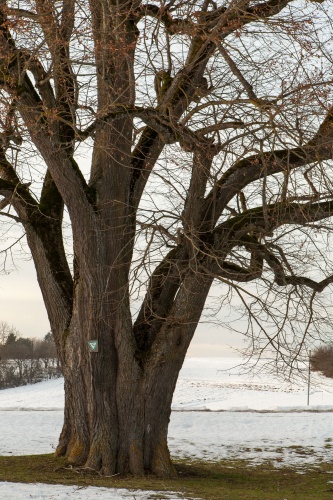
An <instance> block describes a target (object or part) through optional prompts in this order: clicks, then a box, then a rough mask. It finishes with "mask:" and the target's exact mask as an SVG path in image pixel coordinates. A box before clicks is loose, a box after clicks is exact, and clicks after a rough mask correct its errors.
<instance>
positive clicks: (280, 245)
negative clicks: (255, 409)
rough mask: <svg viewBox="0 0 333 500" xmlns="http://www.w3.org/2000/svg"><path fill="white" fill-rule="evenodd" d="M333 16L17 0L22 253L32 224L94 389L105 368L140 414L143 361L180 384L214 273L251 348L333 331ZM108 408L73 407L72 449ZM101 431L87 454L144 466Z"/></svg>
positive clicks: (5, 158)
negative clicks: (92, 344)
mask: <svg viewBox="0 0 333 500" xmlns="http://www.w3.org/2000/svg"><path fill="white" fill-rule="evenodd" d="M332 17H333V8H332V4H331V3H330V2H329V1H323V2H321V1H320V2H319V1H318V2H315V1H306V0H297V1H291V0H267V1H261V0H260V1H256V0H251V1H249V0H230V1H229V0H216V1H215V0H200V1H199V0H195V1H192V0H186V1H182V0H179V1H177V0H170V1H163V0H160V1H158V0H153V1H151V2H150V1H147V2H146V1H143V2H141V1H138V0H124V1H123V0H120V1H117V2H116V1H109V0H98V1H90V2H89V1H88V0H62V1H53V0H52V1H51V0H36V1H30V0H13V1H5V0H1V1H0V129H1V133H0V139H1V140H0V196H1V198H0V210H1V211H0V220H1V224H2V225H1V229H2V234H3V255H4V257H5V258H4V265H5V266H6V265H7V264H8V257H9V256H10V255H11V254H12V253H13V252H14V251H15V245H14V242H15V241H17V240H18V241H19V242H21V241H22V242H23V241H24V239H23V234H25V235H26V241H27V244H28V247H29V250H30V252H31V254H32V257H33V259H34V263H35V266H36V270H37V275H38V281H39V284H40V286H41V290H42V293H43V297H44V301H45V305H46V308H47V312H48V315H49V318H50V323H51V326H52V331H53V332H54V336H55V341H56V344H57V348H58V352H59V356H60V358H61V360H62V364H63V367H64V375H65V380H66V379H67V380H74V379H75V383H76V384H81V385H82V387H81V389H82V393H83V392H84V393H86V394H87V395H88V396H87V399H89V398H90V397H91V398H94V397H95V396H96V394H95V393H96V391H97V389H96V388H97V387H99V389H98V390H101V391H102V393H103V398H104V397H106V396H105V391H104V389H101V387H102V385H103V384H102V382H101V380H102V379H103V377H104V378H105V377H106V379H107V380H108V383H109V387H113V385H112V384H115V385H114V387H116V388H115V389H114V390H113V389H112V390H111V389H110V394H111V393H112V396H110V398H111V399H110V401H109V402H108V404H109V405H110V407H112V408H113V406H112V405H113V404H114V402H115V400H114V399H113V398H115V399H116V400H117V404H118V410H119V412H120V413H121V411H123V414H124V415H125V414H126V412H127V413H130V412H128V407H131V408H133V407H139V406H136V405H135V403H134V402H133V401H134V399H135V394H139V393H140V390H141V389H139V388H137V389H134V388H133V395H132V396H131V397H133V398H134V399H133V400H131V402H127V403H126V404H128V407H127V409H126V408H125V406H126V404H125V403H124V401H123V400H121V399H120V398H121V395H123V394H124V390H125V389H124V387H125V386H126V383H127V384H128V383H129V382H128V380H129V378H130V379H131V383H134V382H133V381H134V380H135V381H138V380H142V377H143V376H144V377H147V379H145V380H144V382H142V385H141V386H140V387H142V386H145V388H146V393H145V394H150V397H151V401H154V397H156V398H157V399H156V401H157V400H158V397H161V393H162V392H163V383H164V384H165V381H166V380H170V387H171V386H173V387H174V384H175V381H176V379H177V374H178V371H179V369H180V367H181V365H182V362H183V359H184V356H185V354H186V351H187V348H188V346H189V343H190V341H191V339H192V337H193V334H194V331H195V328H196V326H197V324H198V322H199V320H200V318H201V314H202V312H203V310H204V306H205V303H206V299H207V296H208V294H209V293H210V292H211V286H212V284H213V283H217V284H218V286H219V288H218V289H217V290H215V289H213V292H212V300H211V301H210V302H207V305H208V306H209V307H208V308H207V309H206V310H207V311H208V314H209V315H210V316H211V317H212V315H213V314H215V313H217V312H218V317H217V320H219V321H225V322H227V320H228V319H229V320H230V321H229V323H230V326H231V327H232V328H235V329H236V328H237V329H239V330H242V331H243V332H244V333H245V334H246V335H247V336H248V338H249V352H252V353H253V352H254V353H260V352H261V351H262V349H264V348H267V347H268V348H269V349H271V350H274V351H275V352H277V353H278V356H279V357H282V358H283V359H285V358H286V357H289V362H292V361H293V360H295V359H297V358H298V356H299V355H300V352H301V350H302V347H303V346H304V342H305V339H306V338H308V339H310V341H311V339H314V338H318V337H321V338H325V336H327V334H329V332H330V331H331V316H332V314H331V313H332V311H331V301H330V297H329V295H328V293H329V289H330V285H331V284H332V283H333V274H332V268H333V266H332V264H333V262H332V252H331V245H332V237H331V229H332V214H333V201H332V197H333V190H332V181H333V175H332V147H333V107H332V106H333V102H332V90H333V75H332V54H333V51H332V48H333V45H332V35H333V32H332ZM17 228H18V229H17ZM11 231H12V232H11ZM73 249H74V250H73ZM214 300H215V305H216V307H215V306H214ZM232 304H234V305H235V307H236V311H235V312H231V311H230V306H231V305H232ZM89 339H98V340H99V346H100V348H99V358H98V359H100V360H104V361H105V365H107V364H108V365H110V366H112V367H115V368H114V372H112V373H108V374H107V375H106V374H105V373H104V374H103V373H102V372H103V370H104V368H101V367H102V366H104V364H103V363H102V362H101V363H99V364H98V363H97V362H95V361H94V359H97V357H95V358H93V360H90V357H89V354H88V351H87V346H86V341H87V340H89ZM88 359H89V360H90V361H87V360H88ZM77 360H78V362H77ZM130 360H131V361H130ZM80 363H81V364H80ZM88 366H89V377H88V376H85V377H83V375H82V373H83V372H84V370H88V368H87V367H88ZM129 366H130V368H129ZM171 367H172V368H171ZM163 370H165V371H163ZM167 370H173V375H172V376H170V371H169V372H167ZM129 374H131V375H129ZM143 374H144V375H143ZM157 374H159V375H157ZM154 377H155V378H154ZM158 377H160V378H159V380H160V383H157V382H156V380H158ZM78 380H80V381H81V382H80V383H79V382H78ZM152 380H154V383H155V386H154V387H153V385H152V382H151V381H152ZM98 381H99V382H98ZM163 381H164V382H163ZM73 384H74V382H73ZM73 384H72V385H73ZM99 384H102V385H99ZM134 385H135V384H134ZM122 388H123V389H122ZM172 390H173V389H172V387H171V389H170V391H171V394H172ZM103 391H104V392H103ZM112 391H113V392H112ZM117 394H118V395H117ZM93 395H95V396H93ZM96 397H97V396H96ZM108 397H109V396H108ZM145 397H146V396H142V398H143V399H145ZM117 398H118V399H117ZM69 399H70V398H69ZM169 399H170V398H169ZM169 399H168V397H166V398H165V401H167V402H166V403H165V405H166V406H167V405H168V404H169V403H168V401H169ZM99 400H100V399H99ZM111 400H112V401H113V402H112V401H111ZM156 401H155V403H154V404H155V405H157V406H158V404H159V403H156ZM158 401H159V400H158ZM169 402H170V403H171V399H170V401H169ZM163 404H164V403H163ZM138 405H139V403H138ZM147 405H148V406H147V408H146V409H145V411H144V413H145V414H146V415H149V412H150V410H151V408H150V406H149V405H151V407H152V406H153V403H148V402H147ZM83 406H84V403H82V407H83ZM105 406H107V405H106V404H105ZM121 408H122V410H121ZM149 408H150V409H149ZM79 411H81V408H80V409H79V408H76V409H75V410H73V411H72V413H71V415H73V414H75V412H77V413H79ZM82 411H83V410H82ZM138 411H139V410H138ZM120 413H119V415H120ZM166 413H167V411H166ZM69 414H70V413H68V415H69ZM96 418H97V417H96ZM119 418H120V420H121V418H122V417H119ZM126 418H127V417H126ZM147 418H148V417H147ZM133 419H134V417H133ZM97 420H98V418H97ZM91 422H95V420H94V418H92V420H91ZM127 424H128V425H129V423H128V422H127ZM127 424H126V425H127ZM146 424H147V422H146ZM94 425H95V423H94V424H91V428H90V430H89V431H88V430H87V429H85V430H84V429H83V427H82V428H81V427H80V428H79V427H78V426H77V425H76V424H75V425H74V424H73V422H72V423H71V424H70V423H68V425H67V427H66V426H65V427H66V429H65V431H64V433H63V440H62V445H61V446H62V448H61V450H60V452H61V453H67V454H68V453H69V454H70V453H72V455H73V453H74V451H73V449H74V447H72V452H70V451H68V450H69V448H71V446H69V448H68V442H69V441H70V439H72V441H70V442H71V443H73V442H74V437H73V436H74V435H75V436H76V437H75V439H78V438H77V436H79V435H81V437H82V436H84V435H85V434H84V433H86V434H87V435H90V436H95V438H96V435H97V434H96V432H95V433H93V432H92V428H93V427H94ZM96 425H97V424H96ZM126 425H125V424H124V425H123V427H124V428H125V427H126ZM147 425H148V424H147ZM149 425H153V424H151V423H149ZM156 425H157V424H156ZM166 427H167V425H166ZM74 428H75V432H74V430H73V429H74ZM119 428H120V429H122V426H121V425H120V427H119ZM146 428H147V427H146ZM149 428H150V427H149ZM69 429H71V430H69ZM119 432H121V431H119ZM142 432H143V431H142ZM70 436H72V437H71V438H70ZM112 439H113V437H112V438H111V437H110V442H111V441H112ZM126 439H127V438H126ZM126 439H125V438H124V442H125V441H126ZM138 439H139V438H138ZM83 441H84V443H83ZM64 443H65V444H64ZM82 443H83V444H82ZM114 443H115V441H112V446H113V447H115V446H116V445H115V444H114ZM126 443H127V441H126ZM89 446H90V445H88V444H87V443H86V442H85V438H84V437H82V439H81V441H80V447H79V448H80V450H82V449H84V452H83V451H82V453H81V452H80V453H81V454H79V455H80V457H81V458H80V460H81V461H82V462H83V463H84V462H85V460H86V459H87V457H88V456H90V459H89V460H88V463H89V464H90V465H91V464H93V465H94V466H95V465H96V463H97V462H98V464H99V463H102V462H103V463H108V465H107V466H106V468H105V470H108V471H114V470H123V467H122V466H120V465H119V464H123V463H125V462H126V463H127V462H128V460H129V462H130V463H131V464H132V465H131V466H130V469H131V470H132V471H134V472H137V471H139V470H142V467H143V465H142V464H141V465H140V463H138V462H137V461H136V459H133V457H132V458H129V459H128V456H127V451H124V450H125V448H126V446H125V445H124V446H123V448H121V451H120V455H121V454H122V453H123V455H121V456H120V458H119V457H118V459H117V463H118V466H115V465H114V463H113V465H112V466H111V465H110V462H108V460H106V459H105V455H103V453H104V452H103V453H102V455H103V457H104V458H103V459H102V458H100V456H99V455H98V457H99V458H98V459H97V458H96V456H95V455H94V456H93V458H92V457H91V455H89ZM96 446H97V445H96ZM110 446H111V445H110ZM112 446H111V448H112ZM154 446H155V447H156V446H157V448H158V449H159V450H161V449H162V448H161V447H159V445H156V443H155V444H154V445H153V444H148V445H147V446H146V451H145V452H144V457H145V458H144V459H143V460H144V462H145V463H146V465H147V464H148V465H147V468H151V469H152V470H153V471H155V472H156V471H157V472H159V473H161V474H162V475H163V473H164V472H165V469H163V467H162V466H160V464H161V462H162V461H163V460H162V459H161V456H162V455H163V456H164V457H165V456H166V455H165V454H163V453H164V452H163V453H162V452H161V451H160V455H159V458H156V456H155V455H154V454H153V452H152V451H151V450H152V449H153V448H154ZM97 448H98V446H97V447H95V448H94V450H95V451H96V449H97ZM75 449H78V448H75ZM163 449H164V448H163ZM147 450H148V451H147ZM128 453H129V455H130V456H131V453H132V452H128ZM74 455H75V453H74ZM153 455H154V456H153ZM82 457H84V458H82ZM124 457H127V458H124ZM76 459H77V457H76V456H74V458H73V460H74V461H75V460H76ZM131 460H132V461H131ZM134 463H135V464H136V465H133V464H134ZM157 463H158V464H159V465H156V464H157ZM101 467H102V468H103V466H101ZM97 468H98V467H97ZM163 471H164V472H163Z"/></svg>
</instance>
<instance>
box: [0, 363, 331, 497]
mask: <svg viewBox="0 0 333 500" xmlns="http://www.w3.org/2000/svg"><path fill="white" fill-rule="evenodd" d="M239 362H240V360H239V359H236V358H225V359H224V358H188V359H186V361H185V363H184V366H183V369H182V371H181V374H180V378H179V381H178V384H177V388H176V392H175V395H174V400H173V412H172V416H171V422H170V428H169V445H170V450H171V453H172V455H173V456H174V457H190V458H193V459H195V458H204V459H205V460H214V461H215V460H219V459H223V458H227V459H238V458H241V459H247V460H248V461H249V464H251V463H258V462H261V461H264V460H270V461H272V462H273V463H274V464H275V465H276V466H283V465H284V464H285V465H293V466H298V467H300V466H302V465H305V464H312V465H313V466H315V465H316V463H318V462H320V461H326V462H331V461H333V457H332V450H333V414H332V413H333V380H331V379H327V378H325V377H321V376H319V375H317V374H312V383H311V394H310V405H309V406H307V385H306V380H304V381H303V382H302V381H298V382H297V383H296V382H295V383H290V382H287V381H283V380H281V379H278V378H276V377H274V376H272V375H271V374H269V375H267V374H264V373H261V374H260V375H259V374H257V375H252V374H251V375H249V374H244V373H240V370H239V368H238V367H237V365H238V364H239ZM233 367H236V368H233ZM304 371H305V372H306V367H305V368H304ZM63 404H64V394H63V381H62V379H56V380H51V381H47V382H41V383H39V384H35V385H31V386H25V387H18V388H16V389H7V390H4V391H0V434H1V440H0V455H20V454H38V453H50V452H52V450H53V449H54V447H55V446H56V444H57V438H58V436H59V433H60V430H61V425H62V418H63ZM7 487H10V485H9V484H8V485H7V486H6V483H2V484H1V485H0V497H1V498H5V497H6V498H14V497H10V496H8V495H7V494H5V492H4V491H3V488H7ZM36 488H37V487H36ZM41 488H42V486H39V490H40V493H39V495H40V496H34V493H33V492H32V493H31V494H32V497H30V496H29V498H55V499H60V498H68V496H66V495H67V492H66V491H65V490H61V489H60V490H59V491H58V490H57V491H56V489H54V491H53V490H52V493H50V492H51V490H47V488H49V486H47V487H46V486H45V488H46V490H45V492H44V493H42V490H41ZM57 488H59V487H57ZM15 491H16V496H15V498H22V499H23V498H26V497H25V496H21V497H19V496H17V494H18V490H15ZM43 491H44V490H43ZM72 492H73V488H72ZM99 493H100V494H102V491H101V490H99ZM51 494H52V496H50V495H51ZM83 494H85V493H82V494H81V493H80V496H78V495H77V494H75V497H77V498H82V499H83V498H88V496H89V492H88V490H87V497H85V496H82V495H83ZM112 494H113V493H112V492H111V490H108V493H107V495H108V496H107V498H128V495H130V497H131V496H132V498H133V495H134V496H135V498H149V494H148V493H147V492H146V493H142V495H143V496H140V493H139V492H135V493H133V492H132V493H130V492H127V491H125V490H124V491H123V492H119V490H118V492H117V493H115V496H114V497H113V496H111V495H112ZM3 495H4V496H3ZM29 495H30V493H29ZM59 495H60V496H59ZM121 495H123V496H121ZM126 495H127V496H126ZM145 495H146V496H145ZM101 498H102V497H101ZM103 498H104V497H103ZM105 498H106V497H105ZM170 498H178V497H177V495H176V494H172V495H171V496H170Z"/></svg>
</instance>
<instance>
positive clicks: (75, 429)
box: [57, 277, 210, 477]
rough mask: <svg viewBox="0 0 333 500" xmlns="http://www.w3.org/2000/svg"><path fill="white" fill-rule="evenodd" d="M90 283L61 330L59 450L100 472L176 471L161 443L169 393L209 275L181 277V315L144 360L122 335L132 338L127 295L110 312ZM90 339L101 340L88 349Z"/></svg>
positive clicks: (168, 411)
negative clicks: (62, 392) (62, 401)
mask: <svg viewBox="0 0 333 500" xmlns="http://www.w3.org/2000/svg"><path fill="white" fill-rule="evenodd" d="M87 283H89V284H90V287H88V285H87ZM91 283H92V280H91V279H89V280H88V279H85V280H82V282H80V283H79V284H78V285H77V288H76V299H75V302H74V314H73V317H72V321H71V324H70V327H69V329H68V331H67V332H66V333H65V341H64V346H63V353H64V354H63V360H64V361H63V372H64V377H65V393H66V400H65V420H64V426H63V430H62V433H61V436H60V441H59V445H58V448H57V454H58V455H61V456H66V457H67V459H68V461H69V462H70V463H71V464H73V465H76V466H83V467H89V468H92V469H94V470H97V471H100V472H101V473H103V474H106V475H111V474H115V473H126V472H130V473H132V474H134V475H143V474H144V473H146V472H150V473H154V474H156V475H158V476H161V477H171V476H174V475H175V469H174V467H173V465H172V463H171V459H170V454H169V450H168V444H167V434H168V425H169V420H170V414H171V403H172V397H173V392H174V389H175V386H176V382H177V378H178V374H179V371H180V369H181V366H182V364H183V361H184V358H185V354H186V351H187V348H188V345H189V343H190V341H191V339H192V336H193V333H194V331H195V328H196V324H197V320H196V318H194V317H193V312H194V311H195V314H196V315H200V312H201V309H202V307H203V305H204V301H205V298H206V295H207V291H208V289H209V286H210V281H209V280H206V282H200V283H199V282H198V280H197V278H195V277H194V278H193V277H190V279H188V280H187V281H186V280H185V282H184V287H183V291H182V292H180V293H179V294H178V297H177V300H176V301H175V306H174V308H173V311H172V313H171V316H172V317H173V318H175V317H176V316H175V315H177V316H178V317H180V315H181V314H182V315H183V321H174V320H168V321H166V322H165V323H164V324H163V325H162V327H161V329H160V332H159V334H158V335H157V337H156V343H154V344H153V346H152V348H151V350H150V352H149V354H148V355H147V357H146V359H144V360H143V359H142V357H141V356H138V353H137V347H136V344H135V342H134V340H132V342H131V341H128V338H131V339H134V336H133V328H132V324H131V318H130V313H129V307H128V304H127V303H126V300H124V299H123V301H122V302H120V303H118V307H115V308H112V314H110V305H111V304H113V301H111V300H110V297H109V296H108V294H104V295H103V299H100V297H101V296H100V293H97V294H95V295H92V294H91V291H92V288H91ZM99 285H100V282H99ZM114 288H116V289H117V287H114ZM88 289H89V293H87V290H88ZM98 289H99V291H100V287H98ZM105 297H108V299H107V300H104V299H105ZM98 298H99V300H98ZM96 306H97V307H96ZM184 307H186V311H187V315H185V316H184ZM190 317H192V318H193V319H194V321H189V318H190ZM83 332H84V334H82V333H83ZM92 339H97V340H98V341H99V344H98V352H91V351H89V348H88V342H87V341H88V340H92ZM124 339H127V340H126V341H125V340H124Z"/></svg>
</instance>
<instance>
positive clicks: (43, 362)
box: [0, 321, 62, 389]
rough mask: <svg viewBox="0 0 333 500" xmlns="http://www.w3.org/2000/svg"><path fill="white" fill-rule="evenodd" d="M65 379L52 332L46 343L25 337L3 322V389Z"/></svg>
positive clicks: (0, 370) (0, 328) (0, 362)
mask: <svg viewBox="0 0 333 500" xmlns="http://www.w3.org/2000/svg"><path fill="white" fill-rule="evenodd" d="M61 375H62V372H61V366H60V362H59V359H58V357H57V353H56V348H55V344H54V340H53V335H52V333H51V332H49V333H47V334H46V335H45V337H44V338H43V339H35V338H34V339H32V338H27V337H21V336H20V333H19V332H18V331H17V330H16V329H15V328H14V327H13V326H10V325H8V323H6V322H4V321H1V322H0V389H5V388H8V387H17V386H19V385H26V384H33V383H35V382H40V381H42V380H45V379H50V378H55V377H60V376H61Z"/></svg>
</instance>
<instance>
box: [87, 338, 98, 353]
mask: <svg viewBox="0 0 333 500" xmlns="http://www.w3.org/2000/svg"><path fill="white" fill-rule="evenodd" d="M88 346H89V350H90V351H91V352H98V340H88Z"/></svg>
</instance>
